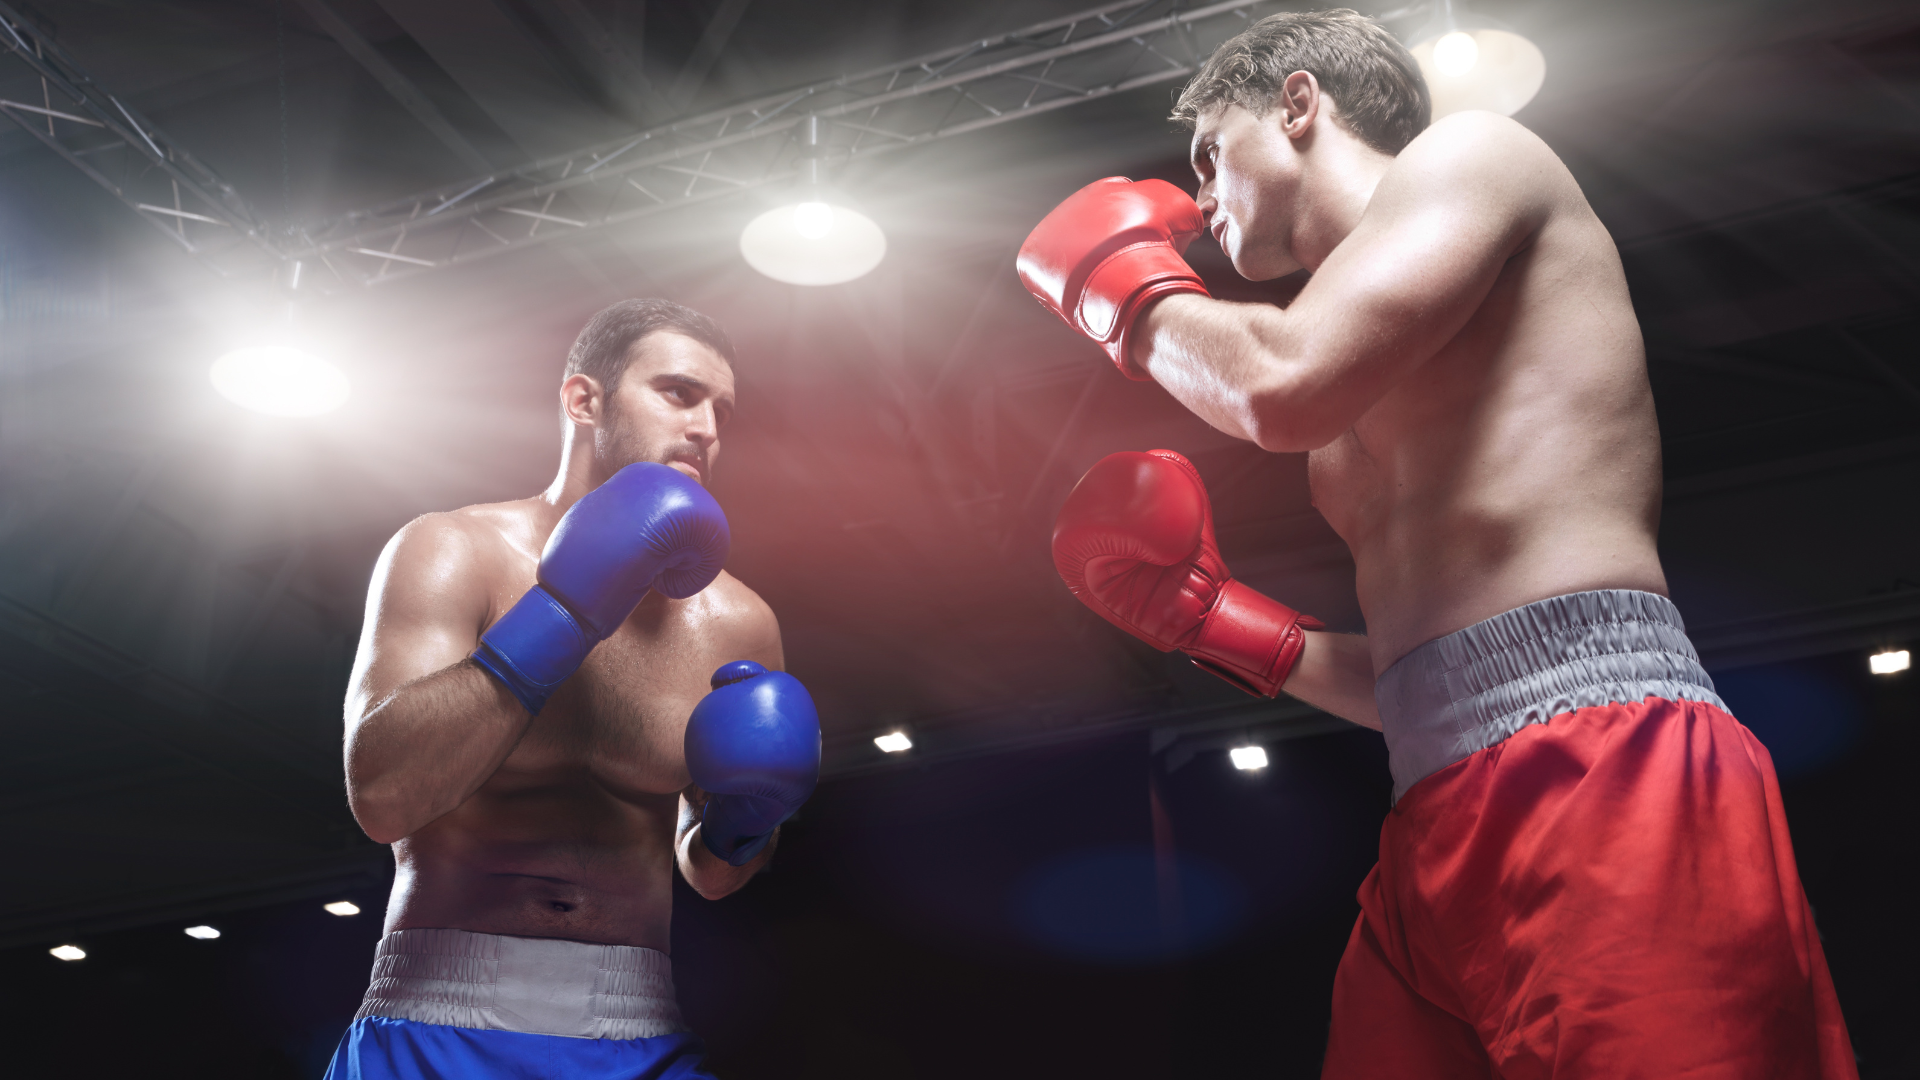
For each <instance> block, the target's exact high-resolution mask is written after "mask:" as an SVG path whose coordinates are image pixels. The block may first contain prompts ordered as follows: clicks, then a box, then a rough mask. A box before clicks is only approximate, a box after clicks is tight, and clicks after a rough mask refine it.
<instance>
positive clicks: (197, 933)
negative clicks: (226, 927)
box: [187, 926, 220, 941]
mask: <svg viewBox="0 0 1920 1080" xmlns="http://www.w3.org/2000/svg"><path fill="white" fill-rule="evenodd" d="M187 936H188V937H190V938H199V939H200V940H201V941H212V940H213V939H214V938H217V937H219V936H220V931H218V930H215V929H214V928H213V927H211V926H189V927H187Z"/></svg>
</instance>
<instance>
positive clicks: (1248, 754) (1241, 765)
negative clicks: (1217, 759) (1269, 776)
mask: <svg viewBox="0 0 1920 1080" xmlns="http://www.w3.org/2000/svg"><path fill="white" fill-rule="evenodd" d="M1227 756H1228V757H1230V758H1232V759H1233V767H1234V768H1236V769H1264V768H1266V767H1267V751H1266V749H1265V748H1264V747H1259V746H1236V747H1234V748H1233V749H1231V750H1229V751H1227Z"/></svg>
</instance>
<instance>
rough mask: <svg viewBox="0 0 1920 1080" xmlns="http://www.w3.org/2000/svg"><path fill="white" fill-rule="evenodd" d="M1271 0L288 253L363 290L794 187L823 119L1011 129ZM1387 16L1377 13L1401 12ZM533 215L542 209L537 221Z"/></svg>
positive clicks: (1136, 75)
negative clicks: (811, 125)
mask: <svg viewBox="0 0 1920 1080" xmlns="http://www.w3.org/2000/svg"><path fill="white" fill-rule="evenodd" d="M1280 7H1281V5H1280V4H1279V3H1276V2H1274V0H1224V2H1221V3H1215V4H1210V5H1207V6H1204V7H1199V8H1193V9H1185V8H1183V7H1182V6H1181V5H1180V4H1178V3H1177V2H1175V0H1125V2H1122V3H1111V4H1107V5H1105V6H1103V7H1099V8H1095V9H1093V10H1091V11H1085V12H1081V13H1079V14H1077V15H1071V16H1066V17H1064V18H1059V19H1053V20H1050V21H1048V22H1044V23H1039V24H1036V25H1033V26H1029V27H1026V28H1024V29H1022V30H1019V31H1016V32H1014V33H1011V34H1003V35H1000V36H998V37H993V38H986V39H982V40H980V41H975V42H969V43H968V44H965V45H961V46H957V47H955V48H951V49H946V50H942V51H940V52H936V53H929V54H927V55H924V56H918V57H914V58H912V59H909V60H906V61H903V62H900V63H896V64H890V65H887V66H885V67H880V68H874V69H872V70H869V71H864V72H860V73H858V74H854V75H847V76H842V77H838V78H834V79H827V80H822V81H820V82H816V83H812V84H809V85H806V86H800V87H796V88H793V89H791V90H787V91H783V92H781V93H777V94H769V95H766V96H763V97H759V98H755V99H752V100H749V101H745V102H742V103H739V104H736V105H732V106H728V107H726V108H721V109H716V110H713V111H710V112H705V113H701V114H699V115H696V116H691V117H687V118H685V119H681V120H677V121H674V122H672V123H669V124H664V125H661V126H658V127H654V128H649V129H647V130H645V131H640V132H636V133H634V134H633V135H631V136H626V137H623V138H620V139H615V140H610V141H608V142H604V143H600V144H598V145H595V146H591V147H587V148H585V149H583V150H580V151H578V152H576V153H572V154H565V155H561V156H558V157H552V158H547V159H545V160H542V161H538V162H535V163H533V164H531V165H527V166H525V167H522V168H519V169H515V170H512V171H508V172H503V173H500V174H497V175H492V176H485V177H475V178H471V179H468V180H462V181H457V182H454V183H450V184H445V185H442V186H440V187H437V188H434V189H431V190H428V191H424V192H420V193H419V194H416V195H413V196H409V197H408V198H405V199H398V200H395V201H393V202H390V203H387V204H384V205H382V206H377V207H373V208H370V209H366V210H361V211H357V212H354V213H351V214H347V215H344V216H342V217H339V218H336V219H333V220H331V221H329V222H325V223H322V224H320V225H318V226H316V227H314V228H312V229H310V230H308V231H306V232H305V233H304V234H303V235H302V237H301V238H300V243H299V244H297V245H295V246H293V247H291V248H289V249H288V250H287V251H286V255H287V256H288V257H289V258H296V259H303V260H313V261H316V262H318V263H321V264H323V265H324V266H325V267H327V268H328V269H329V270H330V271H331V278H330V280H327V279H321V278H316V279H314V280H316V281H323V280H324V281H325V284H322V285H321V286H320V287H338V286H341V285H369V284H380V283H386V282H392V281H397V280H401V279H403V278H407V277H411V276H415V275H418V274H423V273H427V272H428V271H431V270H436V269H443V268H447V267H452V266H460V265H464V264H466V263H470V262H475V261H478V260H481V259H487V258H492V257H494V256H496V255H503V254H507V253H508V252H512V251H517V250H520V249H522V248H526V247H531V246H533V245H536V244H544V243H547V242H549V241H551V240H556V239H562V238H565V237H569V236H575V235H579V234H582V233H586V232H592V231H595V230H601V229H606V228H609V227H613V226H617V225H622V224H625V223H627V222H632V221H638V220H641V219H644V218H647V217H650V216H653V215H656V214H662V213H668V212H672V211H675V210H679V209H683V208H686V207H690V206H696V205H700V204H703V203H707V202H711V201H715V200H719V199H726V198H731V197H734V196H738V195H740V194H742V193H745V192H749V191H752V190H755V189H758V188H763V187H767V186H770V185H777V184H782V183H787V182H791V181H792V180H794V179H795V178H796V177H797V175H798V169H799V165H800V160H801V156H802V148H801V147H800V146H799V145H798V143H797V140H796V138H795V134H796V132H795V129H796V128H798V127H799V126H800V124H801V123H802V122H803V121H804V120H805V119H806V118H807V117H808V116H815V117H818V118H819V119H820V121H821V128H822V133H823V144H824V145H825V146H826V147H827V154H828V158H829V161H830V162H831V163H833V164H835V165H844V164H845V163H846V162H848V161H852V160H860V159H865V158H869V157H872V156H874V155H877V154H885V153H891V152H894V151H897V150H903V149H907V148H910V147H915V146H923V145H925V144H927V143H930V142H933V141H935V140H938V139H944V138H949V137H951V136H955V135H960V134H964V133H966V132H970V131H977V130H980V129H981V128H985V127H991V126H993V125H996V124H1003V123H1008V122H1010V121H1013V120H1017V119H1020V118H1022V117H1025V116H1032V115H1035V114H1037V113H1042V112H1047V111H1050V110H1053V109H1057V108H1062V107H1064V106H1068V105H1073V104H1077V103H1080V102H1084V101H1092V100H1095V99H1098V98H1101V97H1105V96H1107V95H1109V94H1115V93H1120V92H1122V91H1126V90H1131V89H1134V88H1136V87H1141V86H1150V85H1155V84H1159V83H1165V82H1170V81H1173V80H1176V79H1179V78H1182V77H1184V76H1186V75H1189V74H1191V73H1192V71H1193V70H1194V67H1193V65H1194V63H1195V61H1196V59H1197V58H1199V57H1204V56H1205V55H1207V53H1208V52H1210V51H1211V50H1212V48H1213V47H1215V46H1216V45H1218V44H1219V42H1221V41H1224V40H1225V39H1226V38H1227V37H1229V36H1231V35H1232V34H1234V33H1237V32H1239V30H1240V29H1242V28H1243V27H1244V26H1245V25H1246V23H1247V21H1248V20H1250V19H1251V18H1253V17H1255V16H1256V15H1257V14H1261V13H1264V12H1265V11H1266V10H1278V9H1279V8H1280ZM1401 14H1404V12H1393V13H1389V14H1388V15H1386V16H1382V18H1393V17H1397V16H1399V15H1401ZM535 215H537V216H535Z"/></svg>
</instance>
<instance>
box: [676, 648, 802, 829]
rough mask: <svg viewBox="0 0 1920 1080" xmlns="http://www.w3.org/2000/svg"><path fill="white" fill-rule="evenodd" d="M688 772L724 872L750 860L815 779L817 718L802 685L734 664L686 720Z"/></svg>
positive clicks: (703, 824)
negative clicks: (701, 797)
mask: <svg viewBox="0 0 1920 1080" xmlns="http://www.w3.org/2000/svg"><path fill="white" fill-rule="evenodd" d="M686 750H687V771H688V772H689V773H692V774H693V782H694V784H695V785H697V786H698V787H700V788H701V789H702V790H704V791H706V792H707V796H708V798H707V807H706V811H705V812H704V813H703V814H702V815H701V818H700V835H701V838H702V839H703V840H705V841H706V845H707V850H708V851H711V852H713V853H714V855H716V856H717V857H719V858H720V859H722V860H724V861H725V862H726V863H727V864H728V865H729V866H745V865H746V864H747V863H750V862H752V861H753V858H754V856H756V855H758V854H760V852H761V851H762V850H764V849H765V848H766V846H767V841H769V840H771V839H772V838H773V830H774V829H776V828H779V827H780V823H781V822H783V821H785V820H787V819H788V818H790V817H792V816H793V814H794V811H796V810H798V809H800V804H802V803H804V802H806V801H807V796H809V795H811V794H813V786H814V785H815V784H816V783H818V782H819V780H820V717H819V715H818V714H817V713H815V712H814V711H813V698H811V697H809V696H808V695H807V688H806V687H804V686H801V685H800V680H799V679H796V678H794V677H793V676H791V675H789V674H787V673H786V672H784V671H768V670H767V669H766V668H764V667H761V666H760V665H759V664H756V663H754V662H753V661H751V660H736V661H734V662H733V663H731V664H726V665H724V666H722V667H721V668H720V670H718V671H716V672H714V673H713V693H711V694H708V695H707V696H706V697H704V698H701V699H700V704H698V705H696V706H694V709H693V715H692V716H691V717H689V718H688V719H687V740H686Z"/></svg>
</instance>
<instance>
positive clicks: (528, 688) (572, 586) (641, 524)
mask: <svg viewBox="0 0 1920 1080" xmlns="http://www.w3.org/2000/svg"><path fill="white" fill-rule="evenodd" d="M729 540H730V538H729V536H728V533H727V517H726V515H725V514H722V513H721V512H720V504H719V503H716V502H714V501H713V496H711V495H709V494H707V489H706V488H703V487H701V486H700V485H699V484H698V483H696V482H694V481H693V480H691V479H689V478H688V477H687V476H686V475H685V474H684V473H682V472H680V471H679V470H678V469H672V468H669V467H667V466H665V465H658V464H655V463H653V462H651V461H643V462H640V463H638V464H635V465H629V466H627V467H626V468H624V469H621V470H620V471H619V472H617V473H614V474H613V476H611V477H610V478H608V480H607V482H606V483H604V484H601V485H600V486H599V487H597V488H594V489H593V490H592V491H589V492H587V493H586V494H585V495H583V496H581V497H580V501H579V502H576V503H574V504H573V507H572V508H571V509H569V510H568V511H567V512H566V514H565V516H563V517H562V518H561V519H560V524H559V525H557V526H555V527H554V530H553V535H552V536H550V537H548V538H547V546H546V549H545V550H544V551H542V552H541V553H540V580H539V584H537V585H535V586H534V587H533V588H531V589H529V590H527V594H526V595H525V596H522V597H521V598H520V602H519V603H517V604H515V605H513V607H512V608H511V609H509V610H508V611H507V613H506V614H505V615H502V616H501V617H500V621H499V622H496V623H494V624H493V625H492V626H490V627H488V628H487V632H486V633H485V634H483V635H481V637H480V647H479V648H478V649H475V650H474V652H473V659H474V662H475V663H478V664H479V665H480V666H481V667H483V668H486V669H487V670H488V671H490V672H492V673H493V675H494V677H495V678H497V679H499V680H500V681H501V682H503V683H505V684H506V687H507V689H508V690H510V691H512V692H513V696H514V697H516V698H519V699H520V704H522V705H525V706H526V707H527V711H528V712H532V713H538V712H539V711H540V708H541V706H543V705H545V704H546V703H547V697H548V695H550V694H552V693H553V691H554V690H555V688H557V687H558V686H559V685H560V684H561V682H563V681H565V679H566V678H567V676H569V675H572V674H573V673H574V672H575V671H576V670H578V669H579V667H580V664H581V662H582V661H584V660H585V659H586V658H587V654H588V653H590V652H592V651H593V647H594V646H595V645H598V644H600V643H601V642H602V641H605V640H606V639H607V638H609V637H611V636H613V632H614V631H615V630H617V629H619V628H620V624H621V623H623V622H625V621H626V620H627V616H628V615H631V614H632V613H633V609H634V607H635V606H637V605H638V604H639V603H640V600H641V598H642V597H644V596H646V595H647V590H648V589H650V588H651V589H657V590H659V591H660V592H661V593H662V594H664V595H666V596H669V597H672V598H673V599H675V600H684V599H686V598H687V597H689V596H692V595H693V594H694V593H697V592H699V591H700V590H701V589H704V588H706V587H707V586H708V585H710V584H712V582H713V579H714V578H716V577H718V576H719V575H720V566H721V564H722V563H724V562H726V561H727V545H728V543H729Z"/></svg>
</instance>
